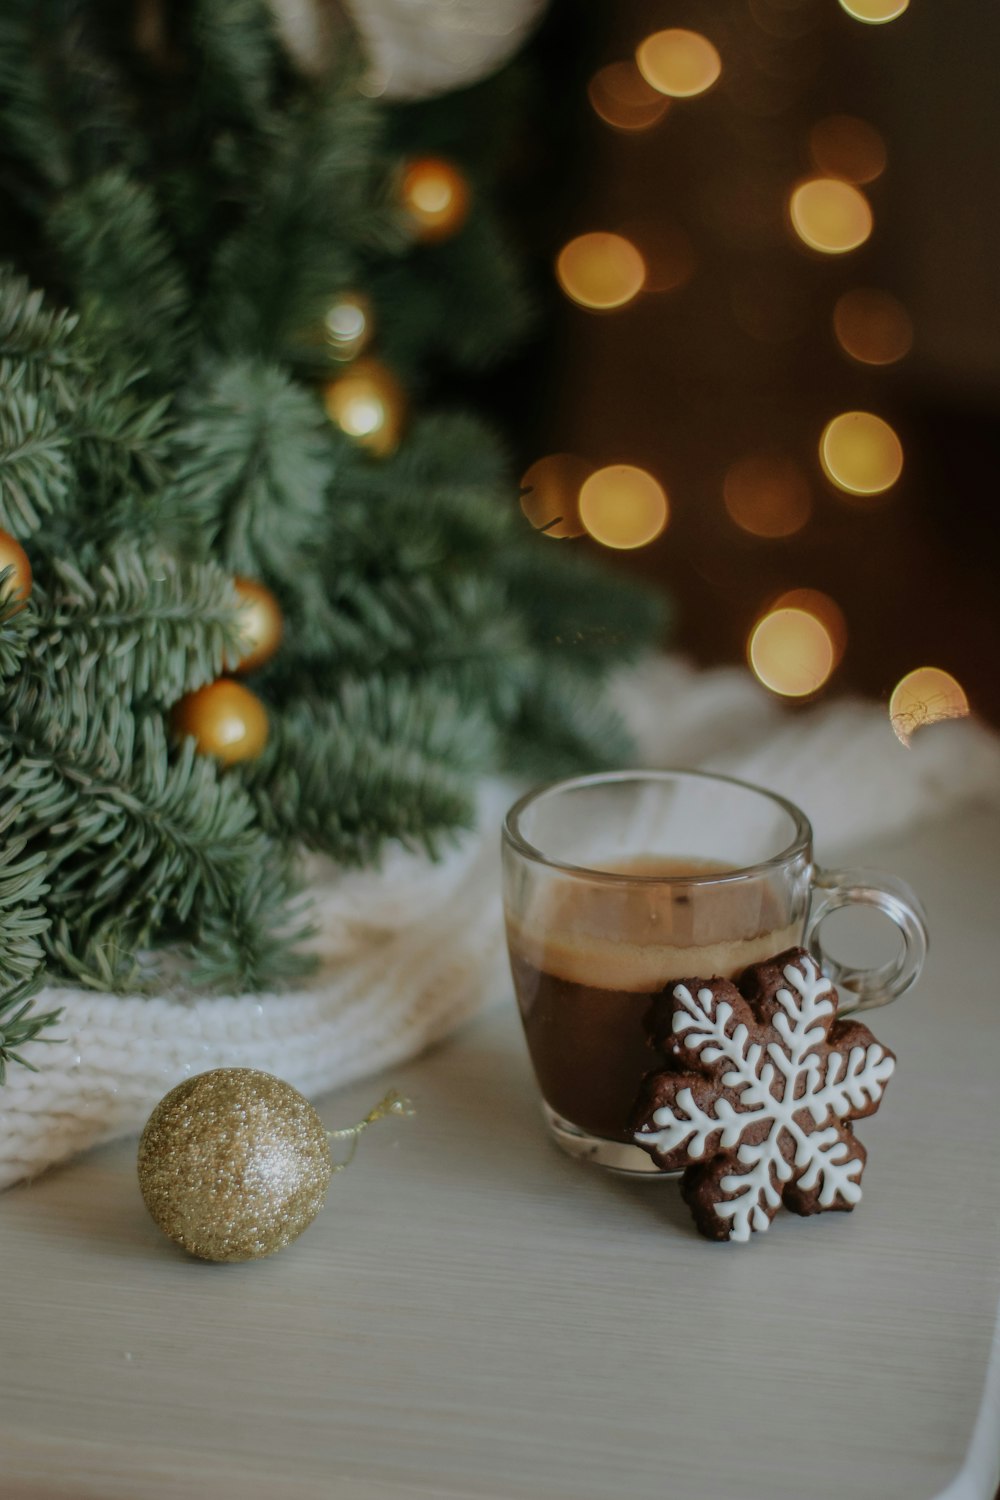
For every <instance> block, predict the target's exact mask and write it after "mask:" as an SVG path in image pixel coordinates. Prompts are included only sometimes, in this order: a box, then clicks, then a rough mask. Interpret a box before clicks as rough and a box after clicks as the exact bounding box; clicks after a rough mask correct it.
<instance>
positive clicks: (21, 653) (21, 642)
mask: <svg viewBox="0 0 1000 1500" xmlns="http://www.w3.org/2000/svg"><path fill="white" fill-rule="evenodd" d="M14 572H15V569H14V566H13V564H11V565H10V566H9V567H6V568H3V569H0V679H2V678H4V677H13V676H14V674H15V673H16V672H20V671H21V668H22V667H23V665H24V659H25V657H26V656H27V654H28V649H29V647H30V645H31V641H32V638H33V636H34V633H35V614H34V608H33V606H32V605H31V604H30V603H28V604H25V603H24V602H23V601H22V600H21V599H20V598H19V597H18V596H17V595H16V594H15V595H9V594H8V583H9V582H10V580H12V579H13V577H14Z"/></svg>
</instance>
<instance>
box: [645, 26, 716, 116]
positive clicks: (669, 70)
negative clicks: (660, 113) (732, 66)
mask: <svg viewBox="0 0 1000 1500" xmlns="http://www.w3.org/2000/svg"><path fill="white" fill-rule="evenodd" d="M635 60H636V62H637V63H638V64H639V71H640V73H641V74H642V76H643V78H645V80H646V82H647V83H650V84H652V86H653V88H654V89H657V90H658V91H659V93H661V94H668V95H669V96H670V97H671V98H672V99H690V98H692V97H693V96H694V95H695V94H703V93H704V92H705V90H706V89H710V88H711V87H712V84H713V83H714V82H715V81H716V79H717V78H718V76H719V74H720V73H721V72H722V59H721V58H720V57H719V54H718V52H717V51H716V49H715V48H714V47H713V46H712V43H711V42H710V41H709V40H708V37H707V36H702V35H701V33H700V32H698V31H683V30H681V29H679V28H671V29H670V30H669V31H654V33H653V35H652V36H648V37H647V38H646V40H645V41H644V42H641V43H640V44H639V47H638V48H637V50H636V54H635Z"/></svg>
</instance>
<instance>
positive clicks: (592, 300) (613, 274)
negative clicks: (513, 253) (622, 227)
mask: <svg viewBox="0 0 1000 1500" xmlns="http://www.w3.org/2000/svg"><path fill="white" fill-rule="evenodd" d="M556 275H557V276H558V278H559V285H560V286H561V287H562V289H563V291H564V292H565V293H566V295H567V297H571V298H572V299H573V301H574V302H578V303H579V304H580V306H581V307H589V308H595V309H601V310H604V309H607V308H612V307H624V306H625V303H626V302H631V301H632V299H633V297H637V296H638V294H639V293H640V292H641V291H642V287H643V283H644V281H645V279H646V266H645V262H644V261H643V258H642V256H641V255H640V254H639V252H638V250H637V249H636V248H635V246H634V245H633V244H632V242H631V241H630V240H627V239H625V238H624V236H622V235H620V234H607V233H605V232H603V231H597V232H595V233H593V234H581V235H579V236H578V237H577V238H576V239H575V240H570V242H569V244H568V245H565V246H564V247H563V249H562V250H561V251H560V252H559V258H558V260H557V261H556Z"/></svg>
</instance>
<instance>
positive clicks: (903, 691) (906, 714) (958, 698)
mask: <svg viewBox="0 0 1000 1500" xmlns="http://www.w3.org/2000/svg"><path fill="white" fill-rule="evenodd" d="M968 712H969V700H968V698H967V697H966V696H965V692H964V690H963V688H962V686H961V683H959V682H957V681H956V679H955V678H954V677H952V675H951V673H950V672H945V671H944V670H943V669H942V668H941V667H917V668H916V669H915V670H914V671H913V672H907V674H906V676H905V677H904V678H902V679H901V681H899V682H897V684H896V686H895V687H894V688H893V690H892V696H891V697H890V699H889V718H890V720H891V722H892V727H893V729H894V730H895V732H896V737H897V739H899V740H901V741H902V742H903V744H904V745H908V744H909V743H910V740H911V738H912V737H913V735H914V733H915V732H916V731H917V730H918V729H922V728H923V727H924V725H925V724H939V723H940V722H941V720H942V719H964V718H966V717H967V715H968Z"/></svg>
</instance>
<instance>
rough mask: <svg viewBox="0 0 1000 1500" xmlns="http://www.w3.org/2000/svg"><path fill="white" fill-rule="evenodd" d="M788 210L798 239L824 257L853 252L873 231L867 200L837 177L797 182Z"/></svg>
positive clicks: (849, 184)
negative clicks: (821, 253) (819, 251)
mask: <svg viewBox="0 0 1000 1500" xmlns="http://www.w3.org/2000/svg"><path fill="white" fill-rule="evenodd" d="M788 211H789V215H790V217H791V221H792V228H793V229H794V230H795V233H796V234H797V235H798V237H799V239H800V240H802V242H803V243H804V244H806V245H808V246H809V248H810V249H811V250H821V251H822V252H823V254H824V255H843V254H844V253H845V252H846V251H848V250H856V249H857V248H858V246H859V245H863V244H864V242H865V240H866V239H867V238H868V236H869V235H870V234H871V232H872V211H871V208H870V206H869V203H868V199H867V198H866V197H865V195H864V193H862V192H859V191H858V189H857V188H856V187H853V186H852V184H851V183H849V182H842V181H841V180H840V178H839V177H811V178H810V179H809V180H808V181H807V182H800V183H799V185H798V187H797V188H796V189H795V190H794V192H793V193H792V196H791V199H790V201H789V205H788Z"/></svg>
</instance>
